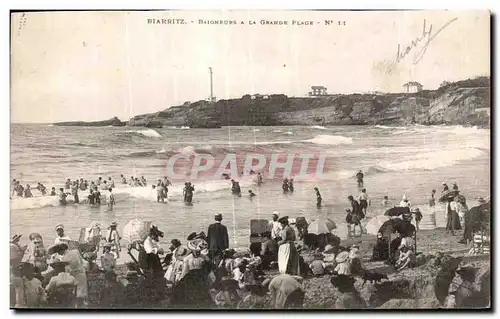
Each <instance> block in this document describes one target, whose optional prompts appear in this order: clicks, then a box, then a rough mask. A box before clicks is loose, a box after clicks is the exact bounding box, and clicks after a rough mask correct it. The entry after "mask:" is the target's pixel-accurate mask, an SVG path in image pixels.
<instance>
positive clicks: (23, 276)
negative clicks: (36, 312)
mask: <svg viewBox="0 0 500 319" xmlns="http://www.w3.org/2000/svg"><path fill="white" fill-rule="evenodd" d="M19 271H20V277H19V279H18V280H13V281H12V284H11V285H12V286H13V289H14V291H15V305H14V307H15V308H40V307H43V306H44V305H45V303H46V302H47V299H46V294H45V290H44V289H43V288H42V283H41V282H40V280H38V279H37V278H35V267H34V266H33V264H31V263H26V262H23V263H21V265H20V267H19Z"/></svg>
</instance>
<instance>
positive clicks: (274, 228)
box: [269, 211, 282, 240]
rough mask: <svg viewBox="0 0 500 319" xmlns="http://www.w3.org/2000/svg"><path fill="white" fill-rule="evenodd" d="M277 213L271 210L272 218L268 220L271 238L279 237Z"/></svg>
mask: <svg viewBox="0 0 500 319" xmlns="http://www.w3.org/2000/svg"><path fill="white" fill-rule="evenodd" d="M279 214H280V213H278V212H277V211H274V212H273V215H272V220H271V221H270V222H269V229H270V231H271V238H272V239H274V240H280V239H281V230H282V229H281V224H280V222H279V221H278V218H279Z"/></svg>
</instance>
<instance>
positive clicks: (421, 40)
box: [396, 18, 458, 64]
mask: <svg viewBox="0 0 500 319" xmlns="http://www.w3.org/2000/svg"><path fill="white" fill-rule="evenodd" d="M457 20H458V18H453V19H451V20H449V21H448V22H446V23H445V24H444V25H443V26H442V27H441V28H439V29H437V30H436V31H434V29H433V25H432V24H431V25H430V26H429V28H427V21H426V20H425V19H424V25H423V28H422V34H421V35H420V36H418V37H416V38H415V39H414V40H412V41H411V43H410V44H409V45H408V46H406V47H405V48H404V49H403V50H402V48H401V44H398V53H397V55H396V63H399V62H400V61H402V60H403V59H404V58H405V57H406V56H407V55H408V54H409V53H410V52H412V51H413V49H414V48H416V47H418V46H419V44H422V45H421V46H420V51H417V52H416V53H415V56H414V57H413V64H417V63H418V62H420V60H422V58H423V57H424V54H425V52H426V51H427V48H428V47H429V44H430V43H431V42H432V40H434V38H435V37H436V36H437V35H438V34H440V33H441V32H442V31H443V30H444V29H446V28H447V27H448V26H449V25H450V24H452V23H453V22H455V21H457Z"/></svg>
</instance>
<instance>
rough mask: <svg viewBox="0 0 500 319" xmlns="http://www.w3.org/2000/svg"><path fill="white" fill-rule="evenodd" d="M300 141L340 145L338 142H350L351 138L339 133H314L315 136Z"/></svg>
mask: <svg viewBox="0 0 500 319" xmlns="http://www.w3.org/2000/svg"><path fill="white" fill-rule="evenodd" d="M302 142H308V143H314V144H321V145H340V144H352V138H350V137H345V136H341V135H316V136H315V137H313V138H311V139H309V140H303V141H302Z"/></svg>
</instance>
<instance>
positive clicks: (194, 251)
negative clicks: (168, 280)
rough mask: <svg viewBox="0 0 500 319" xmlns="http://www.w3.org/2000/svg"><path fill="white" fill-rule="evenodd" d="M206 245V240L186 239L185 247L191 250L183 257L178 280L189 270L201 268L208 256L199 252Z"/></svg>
mask: <svg viewBox="0 0 500 319" xmlns="http://www.w3.org/2000/svg"><path fill="white" fill-rule="evenodd" d="M207 247H208V244H207V242H206V241H205V240H204V239H193V240H190V241H188V243H187V249H189V250H190V251H191V253H190V254H187V255H186V256H185V257H184V260H183V264H182V273H181V274H180V276H179V277H178V281H180V280H181V279H182V278H184V276H186V275H187V274H188V273H189V272H190V271H192V270H196V269H202V268H203V265H204V263H205V262H207V261H208V258H207V257H206V256H204V255H202V254H201V252H202V251H203V250H204V249H205V248H207Z"/></svg>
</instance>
